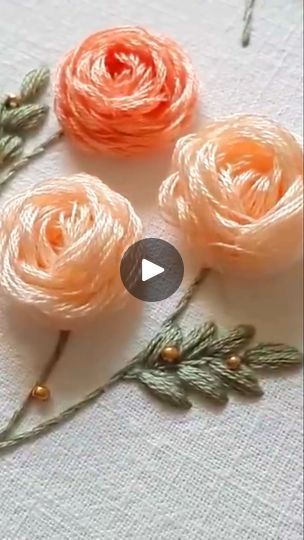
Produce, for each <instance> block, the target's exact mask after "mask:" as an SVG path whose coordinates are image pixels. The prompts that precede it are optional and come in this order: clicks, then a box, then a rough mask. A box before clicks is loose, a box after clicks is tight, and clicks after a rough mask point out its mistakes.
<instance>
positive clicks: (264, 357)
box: [244, 343, 303, 369]
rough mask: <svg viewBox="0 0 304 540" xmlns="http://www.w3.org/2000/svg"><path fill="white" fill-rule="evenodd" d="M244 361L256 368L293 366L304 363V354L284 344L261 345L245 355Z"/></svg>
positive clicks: (249, 350)
mask: <svg viewBox="0 0 304 540" xmlns="http://www.w3.org/2000/svg"><path fill="white" fill-rule="evenodd" d="M244 361H245V362H246V363H248V364H250V365H251V366H253V367H255V368H271V369H276V368H280V367H287V366H293V365H295V364H301V363H302V362H303V354H302V353H300V351H299V350H298V349H296V348H295V347H291V346H289V345H284V344H282V343H277V344H273V343H259V345H257V346H256V347H253V348H252V349H248V350H247V351H246V352H245V353H244Z"/></svg>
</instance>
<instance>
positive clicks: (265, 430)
mask: <svg viewBox="0 0 304 540" xmlns="http://www.w3.org/2000/svg"><path fill="white" fill-rule="evenodd" d="M0 4H1V16H0V66H1V71H0V83H1V92H2V91H3V92H6V91H7V92H14V91H15V90H17V89H18V85H19V83H20V81H21V79H22V77H23V75H24V74H25V72H26V71H29V70H30V69H32V68H34V67H37V66H38V65H39V64H41V63H47V64H49V65H51V66H53V67H54V66H55V65H56V64H57V63H58V61H59V59H60V58H61V56H62V54H64V53H65V52H66V51H67V50H69V49H70V48H72V47H73V46H74V45H75V44H77V43H78V42H80V41H81V40H82V39H83V38H84V37H86V35H88V34H90V33H91V32H93V31H96V30H99V29H101V28H106V27H109V26H115V25H123V24H139V25H143V26H147V27H149V28H151V29H152V30H153V31H156V32H157V31H158V32H159V31H160V32H164V33H166V34H168V35H170V36H171V37H173V38H174V39H176V40H177V41H179V42H180V43H181V44H182V45H183V46H184V47H185V49H186V50H187V51H188V53H189V54H190V56H191V57H192V60H193V63H194V65H195V67H196V69H197V70H198V73H199V77H200V79H201V81H202V90H201V110H202V114H203V115H205V116H210V117H216V116H221V115H225V114H232V113H241V112H242V113H245V112H246V113H248V112H251V113H262V114H266V115H268V116H270V117H271V118H273V119H275V120H278V121H280V122H281V123H282V124H284V125H285V126H286V127H287V128H288V129H291V130H293V131H294V132H295V133H297V134H298V135H300V136H301V135H302V133H301V129H302V118H303V106H302V67H301V66H302V57H303V49H302V45H301V43H302V26H301V25H302V23H301V21H302V13H301V9H302V8H301V2H300V1H298V0H290V1H288V2H286V1H285V0H260V1H259V2H256V7H255V13H254V21H253V26H254V28H253V34H252V40H251V44H250V46H249V47H248V48H247V49H242V48H241V46H240V36H241V28H242V16H243V2H240V1H239V0H217V1H216V2H215V1H214V2H212V1H211V0H210V1H207V0H200V1H194V0H193V1H190V2H183V1H181V0H175V1H173V0H154V2H150V3H149V2H146V0H133V1H131V2H127V1H126V0H116V2H112V1H111V0H104V1H103V2H102V3H101V2H100V1H99V0H83V1H82V2H71V0H53V1H52V2H49V1H46V0H40V1H39V2H38V1H37V0H1V2H0ZM49 99H50V100H51V92H50V93H49ZM56 127H57V126H56V120H55V118H54V117H53V116H52V115H51V117H50V119H49V121H48V124H47V126H46V127H45V129H44V130H43V133H39V136H38V137H37V141H36V142H38V141H42V140H43V139H44V138H46V137H47V136H48V135H50V134H51V133H52V132H53V130H55V129H56ZM31 144H33V141H31V142H30V144H29V147H30V146H31ZM169 157H170V156H169V153H164V154H159V155H158V156H153V157H152V158H148V159H145V160H142V159H141V160H140V161H138V162H134V161H130V162H129V163H128V166H126V164H125V162H124V161H119V160H112V159H109V158H104V159H103V158H102V157H100V158H98V157H94V158H91V157H89V158H88V157H87V156H83V155H82V154H81V153H80V152H77V151H75V150H74V149H73V148H71V147H70V146H69V145H68V144H67V142H66V141H64V140H63V141H61V142H60V143H59V144H58V145H57V146H56V147H53V148H52V149H51V150H50V151H49V152H48V153H47V154H46V155H45V156H44V157H43V158H41V159H40V160H37V161H36V162H35V163H34V164H32V165H31V166H30V167H29V168H27V169H26V170H25V171H24V172H23V173H20V174H19V175H18V176H17V177H16V178H15V179H14V180H13V181H12V183H11V184H10V185H8V186H6V188H5V189H4V190H3V192H2V193H1V198H0V206H1V205H3V204H5V202H6V201H7V199H8V197H9V196H10V195H11V194H13V193H16V192H18V191H19V190H20V189H22V188H24V187H26V186H29V185H31V184H34V183H35V182H38V181H39V180H41V179H43V178H47V177H56V176H58V175H60V174H72V173H75V172H79V171H80V170H84V171H86V172H87V173H89V174H95V175H99V176H100V177H101V178H102V179H103V181H105V182H108V183H109V184H110V186H111V187H112V188H113V189H115V190H118V191H121V193H123V194H124V195H125V196H127V197H128V198H129V199H130V201H131V203H132V204H133V206H134V207H135V208H136V211H137V212H138V213H139V215H140V216H141V218H142V219H143V222H144V225H145V234H146V236H158V237H161V238H164V239H166V240H169V241H171V242H172V243H174V244H175V245H176V246H177V247H178V248H180V249H181V253H182V254H183V256H184V259H185V267H186V279H185V283H184V284H183V288H184V287H186V286H187V283H189V281H190V279H191V277H193V275H194V274H195V272H196V270H197V266H196V263H195V257H194V255H195V254H192V255H191V254H190V253H189V252H188V251H187V250H186V249H185V248H184V247H182V246H181V243H180V239H179V237H178V235H177V233H176V232H175V231H174V230H173V229H172V228H171V227H170V226H168V225H166V224H165V223H164V222H163V220H162V219H160V218H159V214H158V211H157V206H156V200H157V189H158V186H159V185H160V182H161V180H162V179H163V178H164V177H165V176H166V175H167V174H168V168H169V161H170V160H169ZM302 277H303V276H302V272H301V265H298V266H297V267H295V268H292V269H290V271H288V272H287V273H285V274H284V275H281V276H276V277H275V278H272V279H268V280H264V281H259V282H255V283H251V284H250V285H249V286H248V284H246V282H242V281H239V280H236V279H235V280H234V279H233V278H231V279H229V280H228V279H225V278H220V277H218V276H216V275H214V276H211V277H210V278H208V281H207V283H206V284H205V285H204V286H203V288H202V291H201V293H200V295H199V297H198V298H197V299H196V301H195V303H194V305H193V307H192V308H191V309H190V310H189V311H188V314H187V316H186V318H185V321H184V323H183V324H184V325H185V327H187V328H189V327H192V326H194V325H195V324H198V323H200V322H203V321H204V320H207V319H214V320H215V321H216V322H217V323H218V324H220V325H223V326H227V327H230V326H233V325H235V324H237V323H252V324H255V325H256V327H257V331H258V338H259V340H276V341H285V342H286V343H290V344H292V345H296V346H301V343H302V322H303V321H302V313H303V310H302V304H301V299H302V297H303V294H302V290H301V283H302ZM180 294H181V290H180V291H178V292H177V293H176V294H175V295H174V296H173V297H171V298H170V299H168V300H167V301H164V302H161V303H156V304H140V303H135V304H132V305H130V306H129V307H128V308H126V309H125V310H124V311H123V312H121V313H120V314H119V315H113V314H110V313H109V314H107V315H105V316H104V317H102V318H101V319H100V320H98V321H96V323H94V325H91V326H90V327H89V328H86V329H82V330H80V331H78V332H77V333H75V334H74V335H73V337H72V339H71V343H70V345H69V346H68V348H67V350H66V352H65V354H64V357H63V359H62V361H61V362H60V365H58V366H57V368H56V371H55V373H54V375H53V376H52V377H51V380H50V388H51V391H52V393H53V398H54V399H53V401H52V404H51V405H50V406H45V405H42V404H41V405H38V406H36V407H33V409H32V410H31V414H30V415H29V417H28V418H27V420H26V422H25V423H24V424H23V426H22V428H29V427H30V426H31V425H33V424H35V423H37V422H39V421H41V419H42V418H43V417H45V416H47V415H52V414H54V413H56V412H59V411H60V410H61V409H62V408H63V407H65V406H67V405H70V404H72V403H73V402H74V401H75V400H77V399H79V398H80V397H81V396H83V395H84V394H85V393H86V392H88V391H90V390H93V389H94V387H95V386H97V385H98V384H100V383H102V382H103V381H105V380H106V379H107V378H108V377H109V376H110V375H111V374H112V373H114V371H115V370H116V369H117V368H118V367H120V366H122V365H123V364H124V363H125V362H126V361H127V360H128V359H129V358H130V356H131V355H133V354H134V353H135V352H137V351H138V350H139V349H140V348H141V347H142V346H143V345H144V344H145V343H146V341H147V339H149V338H151V337H152V335H153V334H154V333H155V331H156V329H157V328H158V326H159V322H160V320H162V319H164V318H165V317H166V316H167V315H168V314H169V313H170V311H172V309H173V306H174V305H175V303H176V301H177V299H178V298H179V296H180ZM114 326H115V332H114V331H113V329H114ZM55 339H56V334H55V333H54V332H53V331H50V330H48V329H47V328H44V327H38V326H37V325H35V324H34V323H30V321H29V320H28V318H27V317H26V316H25V314H24V313H22V314H20V315H19V316H18V317H14V318H12V316H11V315H10V314H9V313H8V312H7V310H6V308H5V306H4V304H3V300H2V299H0V426H1V427H4V425H5V423H6V421H7V420H8V419H9V417H10V415H11V414H12V413H13V411H14V410H15V408H16V407H17V406H18V404H19V403H20V401H21V400H22V398H23V397H24V395H25V392H26V391H27V390H28V388H29V387H30V386H31V385H32V384H33V382H34V380H35V378H36V375H37V373H38V371H39V368H41V367H42V364H43V363H44V362H45V361H46V359H47V356H48V355H49V354H50V352H51V350H52V347H53V346H54V343H55ZM262 382H263V386H264V388H265V391H266V392H265V396H264V397H263V398H262V399H261V400H259V401H256V402H251V401H246V400H243V399H240V398H238V397H233V398H232V399H231V402H230V403H229V405H228V406H227V407H226V408H224V410H218V409H214V408H211V407H210V406H207V405H206V404H205V403H204V402H199V401H197V402H196V403H195V406H194V407H193V409H192V410H191V411H189V412H185V413H183V412H182V413H181V412H176V411H174V410H169V409H168V408H166V407H164V406H162V405H160V404H159V403H158V402H156V401H154V400H153V399H152V398H151V397H150V396H147V395H146V394H145V393H144V392H143V391H142V390H141V389H140V388H138V387H137V386H135V385H134V386H133V385H132V384H131V383H130V384H127V383H126V384H123V385H120V386H119V387H116V388H114V389H112V390H111V391H110V392H109V393H108V394H106V395H105V396H103V397H102V398H101V399H100V400H99V401H98V403H96V404H94V405H93V406H91V407H90V408H88V409H87V410H86V411H83V412H81V413H80V414H79V415H78V416H77V417H76V418H75V419H74V420H72V421H71V422H69V423H67V424H65V425H64V426H62V427H61V428H60V429H59V430H56V431H54V432H53V433H52V434H50V435H47V436H46V437H44V438H42V439H40V440H37V441H35V442H34V443H33V444H29V445H27V446H24V447H22V448H20V449H17V450H16V451H15V452H12V453H7V454H3V455H0V538H1V540H2V539H3V540H40V539H41V538H44V539H45V540H82V539H83V540H127V539H130V540H145V539H147V540H301V539H302V538H303V537H302V515H303V492H302V491H303V490H302V487H303V477H302V470H303V457H302V449H303V448H302V445H303V443H302V430H303V420H302V413H303V402H302V373H301V371H298V372H297V371H295V372H293V373H289V374H286V375H284V377H277V376H275V377H267V378H264V379H263V380H262Z"/></svg>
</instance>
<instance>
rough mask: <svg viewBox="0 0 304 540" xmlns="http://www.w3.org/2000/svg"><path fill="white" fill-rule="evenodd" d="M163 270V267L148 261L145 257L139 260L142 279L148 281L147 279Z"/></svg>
mask: <svg viewBox="0 0 304 540" xmlns="http://www.w3.org/2000/svg"><path fill="white" fill-rule="evenodd" d="M164 271H165V269H164V268H163V267H162V266H159V265H158V264H155V263H153V262H151V261H148V260H147V259H142V261H141V279H142V280H143V281H148V279H152V278H153V277H155V276H159V274H162V273H163V272H164Z"/></svg>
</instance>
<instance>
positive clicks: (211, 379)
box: [178, 364, 228, 403]
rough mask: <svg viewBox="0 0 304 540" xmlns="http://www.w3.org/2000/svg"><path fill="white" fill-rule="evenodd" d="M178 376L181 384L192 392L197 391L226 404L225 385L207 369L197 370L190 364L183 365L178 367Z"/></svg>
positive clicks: (197, 368)
mask: <svg viewBox="0 0 304 540" xmlns="http://www.w3.org/2000/svg"><path fill="white" fill-rule="evenodd" d="M178 376H179V378H180V380H181V381H182V383H183V384H185V385H186V386H189V387H190V388H192V389H193V390H197V391H198V392H201V393H202V394H204V395H205V396H207V397H209V398H212V399H214V400H216V401H218V402H220V403H226V402H227V401H228V395H227V387H226V385H225V384H224V383H223V382H222V381H221V379H220V378H219V377H217V375H215V374H214V373H212V372H210V371H209V370H208V368H199V367H197V366H192V365H191V364H184V365H181V366H180V367H179V369H178Z"/></svg>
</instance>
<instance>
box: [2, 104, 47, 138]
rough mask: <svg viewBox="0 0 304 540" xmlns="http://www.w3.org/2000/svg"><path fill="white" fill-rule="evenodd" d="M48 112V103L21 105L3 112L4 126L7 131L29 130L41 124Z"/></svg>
mask: <svg viewBox="0 0 304 540" xmlns="http://www.w3.org/2000/svg"><path fill="white" fill-rule="evenodd" d="M47 113H48V106H46V105H35V104H34V105H21V106H20V107H17V108H16V109H8V110H7V111H5V112H4V113H3V114H2V126H3V128H4V129H5V130H6V131H12V132H19V131H29V130H32V129H35V128H37V127H39V126H41V125H42V124H43V122H44V121H45V119H46V116H47Z"/></svg>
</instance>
